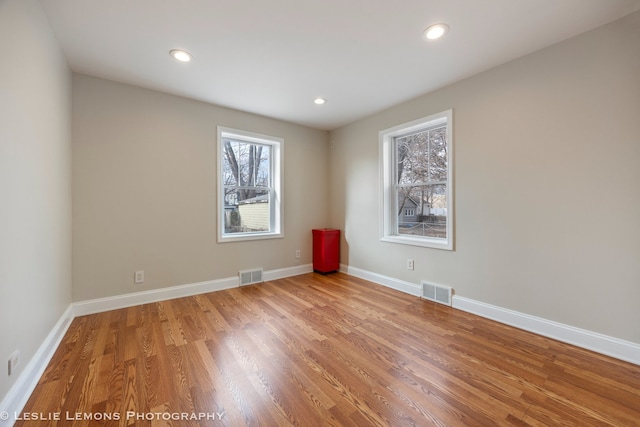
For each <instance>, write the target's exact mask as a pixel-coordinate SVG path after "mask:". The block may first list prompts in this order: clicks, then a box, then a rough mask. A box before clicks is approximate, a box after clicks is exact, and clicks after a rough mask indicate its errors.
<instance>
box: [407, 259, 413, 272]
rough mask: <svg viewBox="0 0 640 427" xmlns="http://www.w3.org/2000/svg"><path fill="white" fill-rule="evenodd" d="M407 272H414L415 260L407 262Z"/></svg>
mask: <svg viewBox="0 0 640 427" xmlns="http://www.w3.org/2000/svg"><path fill="white" fill-rule="evenodd" d="M407 270H413V260H412V259H408V260H407Z"/></svg>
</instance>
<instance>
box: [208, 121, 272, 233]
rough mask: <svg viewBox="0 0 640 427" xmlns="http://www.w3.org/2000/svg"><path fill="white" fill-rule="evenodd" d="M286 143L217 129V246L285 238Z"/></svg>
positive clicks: (256, 135)
mask: <svg viewBox="0 0 640 427" xmlns="http://www.w3.org/2000/svg"><path fill="white" fill-rule="evenodd" d="M283 142H284V141H283V140H282V139H280V138H275V137H271V136H265V135H258V134H254V133H250V132H244V131H240V130H235V129H228V128H224V127H221V126H218V213H219V221H218V242H228V241H238V240H253V239H266V238H275V237H282V235H283V234H282V191H281V181H282V180H281V176H282V164H281V155H282V145H283Z"/></svg>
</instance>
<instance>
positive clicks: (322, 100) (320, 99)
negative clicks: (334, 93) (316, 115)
mask: <svg viewBox="0 0 640 427" xmlns="http://www.w3.org/2000/svg"><path fill="white" fill-rule="evenodd" d="M313 102H314V104H318V105H322V104H324V103H325V102H327V100H326V99H324V98H316V99H314V100H313Z"/></svg>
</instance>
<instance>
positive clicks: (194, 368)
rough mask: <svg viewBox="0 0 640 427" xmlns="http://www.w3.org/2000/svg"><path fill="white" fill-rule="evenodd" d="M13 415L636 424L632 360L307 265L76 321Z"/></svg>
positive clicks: (156, 420)
mask: <svg viewBox="0 0 640 427" xmlns="http://www.w3.org/2000/svg"><path fill="white" fill-rule="evenodd" d="M19 415H21V416H20V417H19V418H22V419H21V420H18V421H17V423H16V426H18V427H21V426H43V425H51V426H56V425H57V426H103V425H106V426H134V425H135V426H232V427H236V426H289V425H294V426H304V427H307V426H358V427H362V426H431V425H435V426H491V425H515V426H526V425H530V426H541V425H553V426H557V425H563V426H565V425H576V426H591V425H594V426H595V425H613V426H625V427H627V426H640V366H636V365H633V364H628V363H624V362H621V361H618V360H615V359H612V358H608V357H605V356H602V355H598V354H595V353H591V352H588V351H586V350H582V349H579V348H576V347H572V346H569V345H566V344H562V343H559V342H557V341H554V340H550V339H546V338H543V337H540V336H537V335H534V334H530V333H527V332H524V331H521V330H517V329H514V328H510V327H508V326H505V325H502V324H499V323H496V322H492V321H489V320H486V319H483V318H480V317H476V316H473V315H470V314H468V313H464V312H462V311H458V310H455V309H451V308H449V307H445V306H442V305H438V304H435V303H431V302H428V301H425V300H422V299H419V298H416V297H413V296H410V295H406V294H403V293H401V292H397V291H394V290H391V289H388V288H385V287H382V286H379V285H376V284H373V283H370V282H366V281H364V280H360V279H357V278H353V277H350V276H347V275H344V274H340V273H336V274H332V275H327V276H322V275H318V274H313V273H312V274H306V275H301V276H296V277H293V278H288V279H282V280H276V281H272V282H266V283H262V284H258V285H253V286H247V287H242V288H237V289H231V290H226V291H220V292H215V293H210V294H204V295H198V296H193V297H188V298H180V299H175V300H171V301H163V302H159V303H153V304H145V305H141V306H136V307H131V308H126V309H122V310H114V311H109V312H106V313H100V314H95V315H90V316H84V317H79V318H76V319H75V320H74V321H73V323H72V325H71V327H70V328H69V330H68V332H67V334H66V335H65V337H64V339H63V341H62V343H61V345H60V347H59V349H58V350H57V352H56V354H55V355H54V357H53V359H52V360H51V363H50V364H49V366H48V367H47V369H46V371H45V373H44V375H43V376H42V379H41V380H40V382H39V384H38V386H37V388H36V390H35V392H34V393H33V395H32V396H31V398H30V400H29V401H28V403H27V405H26V407H25V409H24V413H23V414H19ZM34 417H35V418H38V420H30V419H27V418H34ZM43 418H48V419H47V420H44V421H43V420H42V419H43ZM56 418H60V420H56ZM85 418H94V419H93V420H90V419H85ZM180 418H182V419H180Z"/></svg>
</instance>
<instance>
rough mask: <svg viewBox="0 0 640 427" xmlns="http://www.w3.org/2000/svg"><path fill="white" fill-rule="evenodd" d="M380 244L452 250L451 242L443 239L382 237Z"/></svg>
mask: <svg viewBox="0 0 640 427" xmlns="http://www.w3.org/2000/svg"><path fill="white" fill-rule="evenodd" d="M380 241H382V242H388V243H397V244H400V245H411V246H421V247H423V248H432V249H442V250H446V251H452V250H453V242H451V241H450V240H444V239H427V238H424V237H410V236H399V235H397V236H384V237H381V238H380Z"/></svg>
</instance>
